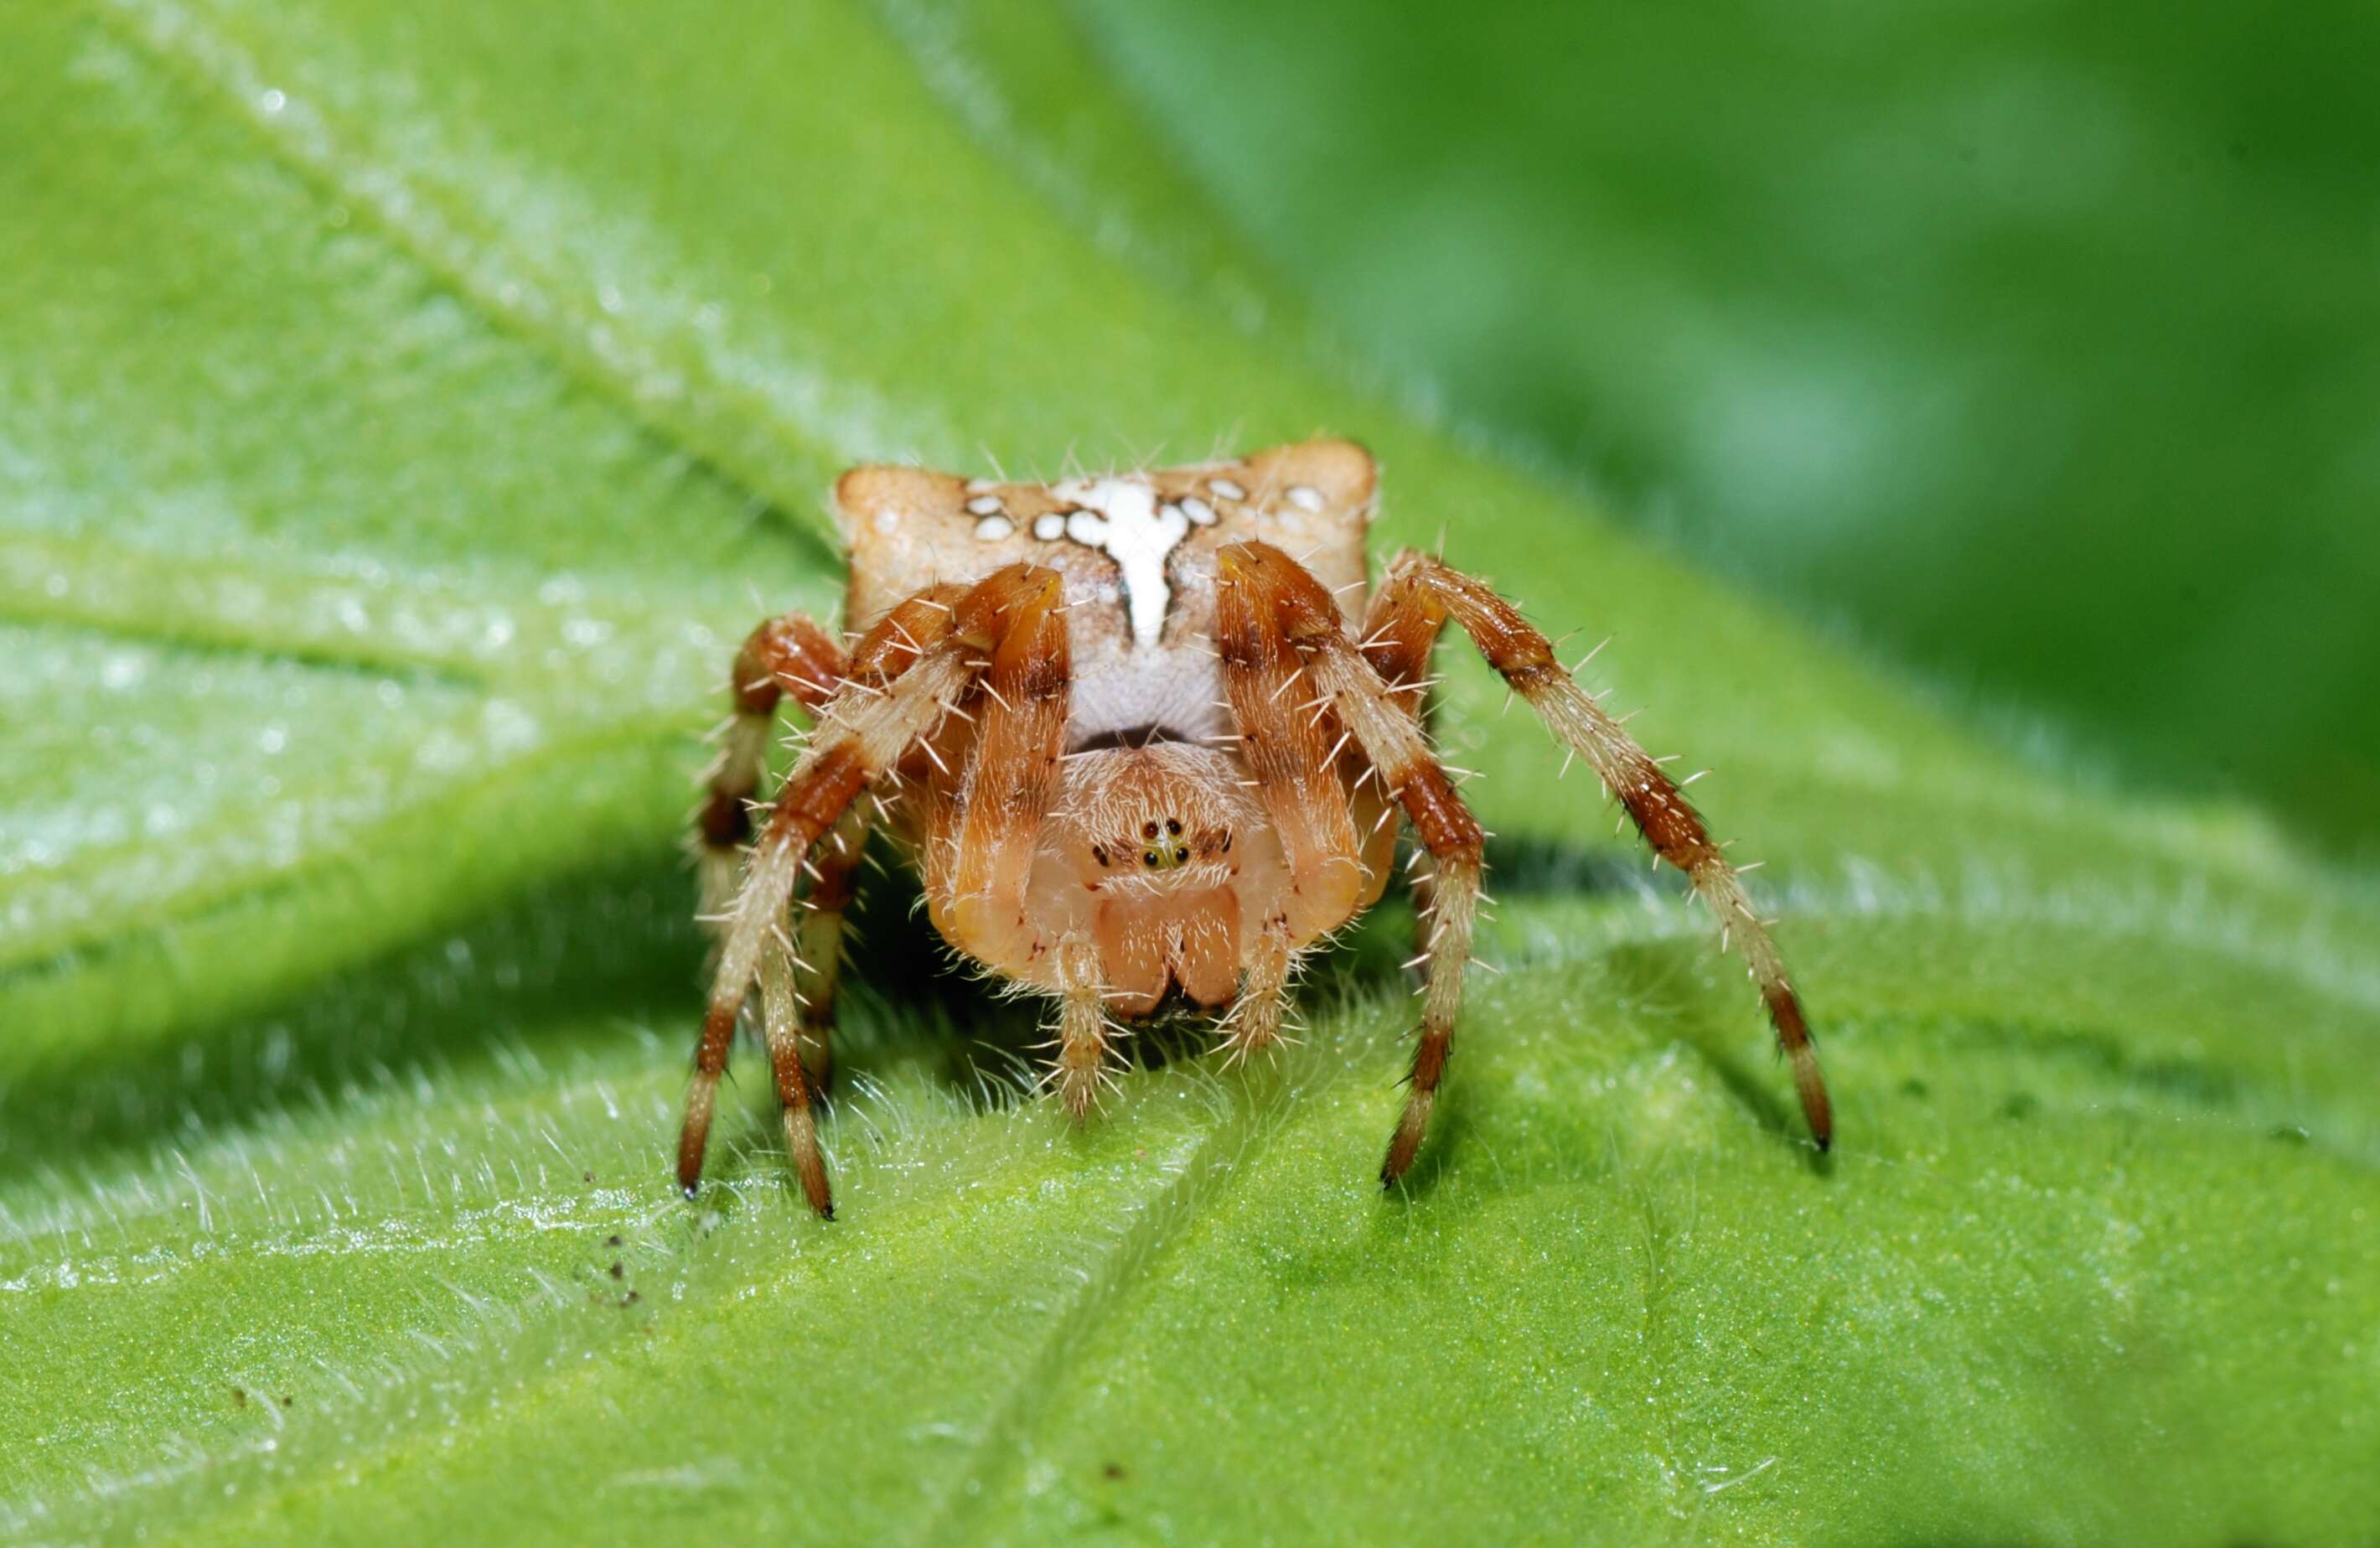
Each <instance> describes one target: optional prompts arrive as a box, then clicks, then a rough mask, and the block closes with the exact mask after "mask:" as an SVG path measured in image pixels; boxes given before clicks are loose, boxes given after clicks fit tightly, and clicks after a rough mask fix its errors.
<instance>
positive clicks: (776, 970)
mask: <svg viewBox="0 0 2380 1548" xmlns="http://www.w3.org/2000/svg"><path fill="white" fill-rule="evenodd" d="M791 955H792V954H791V953H789V952H788V951H787V950H786V949H785V947H784V945H783V943H781V942H777V941H771V942H770V943H769V944H768V945H767V947H766V948H765V949H764V950H763V952H762V954H761V957H760V1017H761V1021H762V1023H763V1025H765V1026H766V1027H767V1029H768V1034H769V1063H770V1066H771V1067H772V1068H773V1069H774V1070H775V1071H776V1075H777V1106H778V1109H779V1111H780V1112H781V1113H783V1116H784V1122H785V1150H786V1152H787V1153H788V1154H790V1155H791V1156H792V1157H793V1158H794V1173H795V1176H798V1177H800V1178H801V1183H802V1192H803V1193H804V1194H805V1195H806V1196H807V1198H808V1199H809V1201H810V1208H812V1209H814V1210H816V1211H818V1213H820V1214H821V1215H823V1216H825V1217H826V1218H827V1219H829V1220H832V1219H833V1218H834V1194H833V1191H832V1188H829V1186H828V1184H827V1177H826V1156H825V1154H824V1153H823V1152H820V1149H819V1140H818V1113H817V1111H816V1109H815V1107H814V1106H813V1105H812V1103H811V1101H810V1083H809V1081H808V1079H807V1078H806V1077H805V1076H804V1075H803V1073H802V1047H801V1023H802V1015H801V1006H800V1004H799V1001H798V999H797V997H796V995H795V990H794V979H795V966H794V963H793V961H792V960H791Z"/></svg>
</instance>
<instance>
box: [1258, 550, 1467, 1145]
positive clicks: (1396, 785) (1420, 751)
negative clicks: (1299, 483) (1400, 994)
mask: <svg viewBox="0 0 2380 1548" xmlns="http://www.w3.org/2000/svg"><path fill="white" fill-rule="evenodd" d="M1217 559H1218V563H1219V566H1220V570H1221V573H1223V574H1224V575H1226V576H1229V575H1233V574H1234V573H1235V572H1236V573H1239V574H1242V575H1246V576H1250V577H1259V576H1260V577H1262V580H1261V581H1260V582H1259V584H1260V586H1261V588H1262V589H1263V590H1264V591H1266V592H1267V593H1269V598H1270V601H1271V608H1272V611H1271V618H1270V623H1271V626H1272V628H1273V629H1274V631H1275V632H1276V633H1277V634H1278V635H1279V636H1280V638H1281V639H1282V640H1286V641H1288V642H1289V643H1290V644H1292V645H1293V647H1295V648H1296V649H1297V650H1299V651H1300V652H1304V653H1305V664H1306V670H1307V672H1308V674H1309V675H1310V676H1312V677H1313V679H1314V683H1315V687H1316V688H1317V689H1318V691H1319V692H1320V694H1321V695H1322V698H1323V699H1324V701H1326V702H1327V703H1328V704H1329V705H1330V710H1331V712H1332V713H1333V714H1334V715H1335V716H1336V717H1337V718H1338V720H1339V722H1340V723H1341V724H1342V725H1344V726H1345V727H1346V729H1347V731H1348V732H1349V733H1350V734H1351V735H1353V736H1354V739H1355V743H1356V745H1357V746H1358V747H1360V748H1361V749H1362V750H1363V751H1364V755H1365V756H1366V758H1368V759H1369V760H1371V763H1372V767H1373V768H1374V769H1375V770H1376V771H1378V777H1379V779H1380V781H1381V783H1382V784H1383V785H1384V786H1386V787H1387V789H1388V790H1390V792H1391V793H1392V794H1394V796H1395V797H1396V798H1397V800H1398V802H1399V803H1400V804H1401V805H1403V808H1404V811H1405V817H1406V820H1407V821H1409V822H1410V823H1412V824H1413V827H1414V832H1415V835H1416V836H1418V837H1419V838H1420V840H1421V842H1422V846H1423V847H1425V848H1426V849H1427V850H1428V851H1429V855H1430V859H1432V860H1433V861H1435V862H1436V865H1437V872H1436V876H1435V878H1434V881H1433V884H1432V888H1431V891H1432V902H1433V908H1432V911H1431V914H1430V924H1429V946H1428V951H1429V976H1428V980H1427V983H1426V985H1425V987H1424V990H1423V994H1424V998H1423V1001H1422V1024H1421V1038H1420V1041H1419V1042H1417V1043H1416V1044H1415V1048H1414V1063H1413V1076H1412V1079H1411V1082H1410V1085H1409V1087H1408V1089H1407V1091H1406V1093H1405V1107H1404V1113H1403V1116H1402V1117H1400V1118H1399V1119H1398V1121H1397V1127H1396V1132H1395V1134H1394V1135H1393V1136H1392V1137H1391V1138H1390V1141H1389V1152H1388V1156H1387V1159H1386V1160H1384V1161H1383V1162H1382V1163H1381V1164H1380V1181H1381V1182H1382V1183H1383V1184H1384V1185H1385V1184H1394V1183H1395V1182H1396V1180H1397V1179H1398V1178H1399V1177H1400V1176H1403V1175H1404V1171H1405V1168H1407V1167H1408V1166H1410V1165H1412V1164H1413V1160H1414V1156H1415V1153H1417V1152H1419V1151H1420V1149H1421V1141H1422V1136H1423V1134H1424V1133H1425V1132H1426V1131H1427V1128H1428V1127H1429V1113H1430V1108H1431V1107H1432V1106H1433V1105H1434V1104H1435V1103H1436V1102H1437V1100H1438V1086H1439V1079H1440V1077H1442V1076H1443V1075H1444V1073H1445V1071H1446V1060H1447V1055H1448V1054H1449V1053H1450V1052H1451V1049H1452V1045H1453V1040H1454V1020H1455V1016H1456V1013H1457V1012H1458V1011H1460V1010H1461V1008H1462V1005H1463V969H1464V967H1465V966H1467V965H1468V964H1469V962H1470V958H1471V929H1472V922H1473V920H1475V917H1476V916H1477V913H1478V905H1479V879H1480V869H1481V861H1480V851H1481V848H1482V847H1483V845H1484V842H1485V837H1486V835H1483V834H1482V833H1481V832H1480V829H1479V823H1477V821H1476V820H1475V819H1474V818H1473V817H1472V815H1471V811H1470V809H1469V808H1467V807H1465V806H1464V805H1463V798H1462V797H1460V796H1458V795H1456V794H1455V791H1454V783H1453V781H1451V779H1449V778H1448V777H1447V775H1446V771H1445V769H1444V768H1442V767H1441V766H1440V765H1439V762H1438V760H1437V759H1436V758H1435V757H1434V756H1432V755H1431V753H1430V750H1429V745H1428V743H1427V742H1426V741H1425V740H1424V739H1423V737H1422V734H1421V727H1420V725H1419V724H1418V723H1417V722H1416V721H1415V718H1414V716H1413V715H1412V714H1410V713H1407V712H1406V711H1405V710H1404V709H1403V707H1402V706H1401V705H1399V704H1398V703H1397V701H1395V699H1393V698H1392V697H1391V696H1390V689H1389V686H1388V685H1387V684H1386V683H1384V682H1383V681H1381V679H1380V677H1379V676H1378V675H1377V674H1376V673H1375V672H1374V671H1373V670H1372V668H1371V666H1370V665H1369V664H1367V663H1366V661H1365V660H1364V658H1363V656H1362V654H1361V653H1360V652H1358V651H1357V650H1356V648H1355V647H1354V644H1352V643H1351V642H1349V640H1348V639H1347V631H1346V627H1345V625H1344V624H1343V623H1342V621H1341V619H1340V616H1339V610H1338V608H1337V607H1336V606H1335V605H1334V604H1333V603H1332V602H1331V600H1330V592H1329V591H1326V590H1324V589H1323V586H1322V583H1321V582H1320V581H1318V580H1317V579H1314V578H1313V576H1311V575H1309V574H1307V573H1306V571H1305V567H1303V566H1301V565H1299V564H1298V563H1297V562H1296V561H1295V560H1294V559H1292V558H1291V557H1290V556H1289V555H1286V554H1284V553H1282V552H1281V550H1280V549H1278V548H1275V547H1273V546H1272V545H1271V544H1269V543H1264V542H1249V543H1241V544H1237V545H1235V546H1233V547H1231V548H1226V549H1224V550H1223V551H1222V552H1221V553H1220V555H1218V556H1217Z"/></svg>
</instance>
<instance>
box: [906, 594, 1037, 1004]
mask: <svg viewBox="0 0 2380 1548" xmlns="http://www.w3.org/2000/svg"><path fill="white" fill-rule="evenodd" d="M1044 573H1047V572H1044ZM1063 603H1064V599H1063V598H1062V595H1061V594H1060V592H1059V590H1058V588H1057V587H1056V586H1055V585H1054V584H1053V585H1051V586H1050V587H1049V588H1048V590H1047V591H1045V592H1043V593H1040V594H1037V595H1033V596H1025V597H1020V598H1019V599H1018V601H1017V603H1016V604H1015V605H1014V607H1013V608H1012V609H1011V610H1010V611H1009V612H1008V613H1007V615H1006V616H1005V617H1004V619H1003V623H1002V631H1001V633H1000V635H999V636H998V638H996V639H989V640H979V641H977V644H978V645H979V646H980V647H981V648H982V649H983V651H984V652H985V653H986V655H987V657H988V658H989V659H988V660H986V661H985V662H984V664H983V665H982V673H983V691H982V692H981V693H980V694H978V695H977V696H975V697H974V698H972V699H971V700H970V701H968V713H969V714H971V715H972V716H973V717H974V718H975V722H976V725H975V734H974V737H973V738H972V742H973V745H972V746H971V747H970V748H969V750H968V752H967V756H966V761H965V765H964V769H963V772H962V773H961V774H960V776H959V781H958V788H957V798H956V800H955V802H954V803H953V804H952V805H948V806H944V807H942V808H941V809H940V811H938V812H937V814H936V816H937V819H938V821H939V823H940V825H941V828H942V829H943V830H944V835H938V837H941V836H946V837H947V839H948V842H947V843H946V844H945V843H938V844H937V850H938V852H939V853H940V855H941V857H942V859H943V861H944V863H943V864H941V865H939V866H937V867H936V868H935V874H934V876H933V878H932V880H931V883H930V884H929V887H928V889H927V899H928V903H927V907H928V909H929V913H930V916H931V918H932V920H933V922H934V925H935V927H936V928H937V929H939V930H940V931H941V932H942V934H943V936H944V937H945V938H946V939H948V940H950V941H951V942H953V944H954V945H958V946H959V947H960V948H961V949H963V950H965V952H966V953H967V954H968V955H969V956H970V957H975V958H976V959H977V961H980V962H985V963H988V964H990V966H991V967H992V968H994V969H997V970H998V971H1000V972H1002V973H1004V974H1007V975H1008V976H1010V977H1012V978H1016V979H1020V980H1031V979H1033V978H1035V977H1042V978H1044V979H1045V981H1046V973H1043V974H1037V973H1036V972H1035V970H1034V958H1035V957H1037V956H1039V955H1041V954H1042V953H1043V952H1045V951H1046V950H1047V949H1048V947H1049V945H1050V943H1049V942H1048V941H1046V940H1044V939H1043V938H1041V936H1040V934H1039V932H1038V931H1037V930H1036V929H1035V927H1034V922H1033V920H1031V919H1030V918H1028V916H1027V913H1026V903H1027V899H1028V896H1029V895H1030V883H1031V880H1032V875H1033V857H1034V851H1035V849H1036V848H1037V847H1038V846H1039V844H1040V842H1041V830H1042V825H1043V823H1046V822H1047V821H1048V820H1049V816H1050V811H1051V810H1052V809H1053V808H1055V807H1056V805H1057V802H1058V795H1059V789H1060V786H1061V783H1062V781H1061V769H1062V763H1061V756H1062V754H1063V753H1064V751H1065V750H1066V715H1067V709H1068V701H1069V692H1070V689H1071V687H1072V665H1071V662H1070V659H1069V656H1068V652H1067V636H1066V612H1065V607H1064V605H1063Z"/></svg>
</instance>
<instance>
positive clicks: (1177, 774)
mask: <svg viewBox="0 0 2380 1548" xmlns="http://www.w3.org/2000/svg"><path fill="white" fill-rule="evenodd" d="M1255 815H1256V808H1255V805H1254V803H1253V802H1251V801H1249V800H1248V799H1247V798H1246V797H1245V795H1244V794H1242V792H1241V790H1240V788H1239V785H1238V781H1237V779H1236V777H1235V776H1234V775H1233V772H1232V768H1231V764H1230V762H1229V761H1228V760H1226V759H1225V758H1224V757H1223V755H1222V754H1220V753H1219V752H1215V751H1213V750H1210V749H1207V748H1201V747H1194V746H1191V745H1189V744H1187V743H1183V742H1160V743H1159V744H1157V745H1155V746H1153V747H1140V748H1116V749H1112V750H1106V751H1102V752H1098V753H1093V754H1089V755H1087V756H1083V757H1079V758H1076V759H1075V760H1074V761H1073V762H1072V763H1071V764H1070V766H1069V771H1068V779H1067V789H1066V798H1065V801H1064V806H1063V810H1062V812H1061V813H1060V817H1061V821H1060V823H1059V824H1058V831H1059V833H1060V834H1061V835H1062V839H1061V842H1062V844H1063V845H1064V847H1065V848H1066V849H1067V851H1068V853H1069V858H1070V859H1073V860H1074V861H1075V870H1076V872H1077V873H1078V874H1079V875H1080V876H1081V877H1082V879H1083V881H1084V883H1085V884H1087V885H1088V886H1091V887H1093V888H1095V889H1098V890H1099V891H1146V890H1151V889H1163V890H1169V891H1170V890H1172V889H1173V888H1175V887H1180V886H1184V885H1194V884H1195V885H1209V886H1211V885H1213V884H1216V883H1217V882H1219V881H1220V880H1222V879H1223V878H1224V877H1226V876H1228V875H1229V874H1230V873H1231V872H1232V871H1233V869H1234V868H1235V862H1234V858H1233V846H1234V844H1235V842H1236V840H1237V838H1238V835H1239V833H1240V831H1241V829H1242V828H1244V827H1245V825H1246V824H1247V823H1249V822H1250V821H1252V820H1253V819H1254V817H1255Z"/></svg>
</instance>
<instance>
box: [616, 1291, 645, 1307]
mask: <svg viewBox="0 0 2380 1548" xmlns="http://www.w3.org/2000/svg"><path fill="white" fill-rule="evenodd" d="M642 1299H644V1297H642V1296H640V1295H638V1294H637V1292H636V1291H634V1290H631V1291H629V1292H628V1293H627V1294H626V1295H625V1296H622V1297H621V1298H620V1304H621V1305H622V1306H634V1305H636V1304H637V1302H638V1301H640V1300H642Z"/></svg>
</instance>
